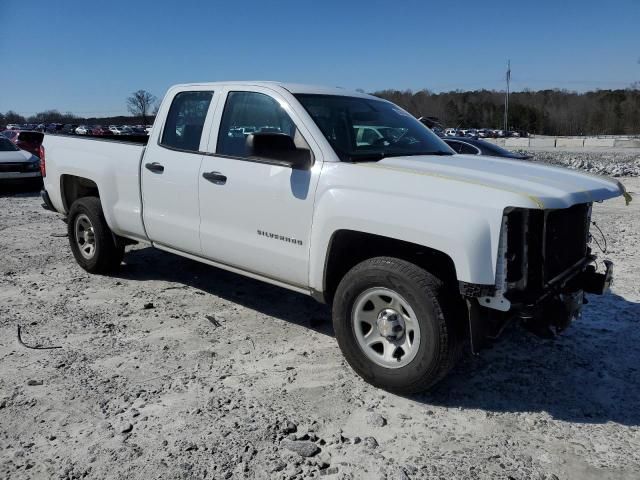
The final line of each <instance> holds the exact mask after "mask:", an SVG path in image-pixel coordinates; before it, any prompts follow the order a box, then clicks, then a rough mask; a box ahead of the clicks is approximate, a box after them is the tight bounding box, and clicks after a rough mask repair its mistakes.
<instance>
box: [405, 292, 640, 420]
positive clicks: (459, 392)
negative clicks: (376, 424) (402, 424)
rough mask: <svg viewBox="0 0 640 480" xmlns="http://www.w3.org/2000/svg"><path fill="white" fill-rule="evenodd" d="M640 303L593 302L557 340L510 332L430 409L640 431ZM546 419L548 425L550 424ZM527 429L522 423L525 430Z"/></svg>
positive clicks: (462, 371)
mask: <svg viewBox="0 0 640 480" xmlns="http://www.w3.org/2000/svg"><path fill="white" fill-rule="evenodd" d="M639 327H640V303H634V302H630V301H628V300H626V299H624V298H623V297H621V296H619V295H615V294H611V293H610V294H608V295H605V296H603V297H600V298H596V297H593V296H592V297H590V304H589V305H588V306H587V307H586V309H585V312H584V316H583V318H582V319H581V320H580V321H579V322H577V323H576V324H575V325H572V326H571V327H570V328H569V329H568V330H567V331H566V332H565V333H564V334H562V335H561V336H560V337H558V338H556V339H554V340H542V339H539V338H537V337H534V336H532V335H531V334H529V333H527V332H525V331H524V330H523V329H522V328H520V327H519V326H518V325H513V326H511V327H510V328H509V329H508V330H507V331H506V332H505V333H504V338H501V339H500V341H499V343H498V344H496V345H495V346H494V348H493V349H491V350H488V351H484V352H482V354H481V355H480V356H479V357H471V356H468V357H467V358H465V360H464V361H463V362H462V363H461V364H460V365H459V366H458V367H457V368H456V369H455V370H454V371H453V372H452V374H451V375H450V376H449V377H448V378H447V379H445V380H444V381H443V382H442V383H440V384H438V385H437V386H436V388H435V389H433V390H432V391H430V392H428V393H425V394H421V395H416V396H413V397H411V398H412V399H414V400H416V401H419V402H421V403H424V404H429V405H441V406H446V407H461V408H465V409H467V408H468V409H480V410H484V411H485V412H493V413H495V414H500V413H501V412H537V413H541V412H546V413H547V414H548V416H547V415H541V416H540V415H538V416H537V419H536V420H534V421H538V422H540V423H542V425H544V423H545V422H547V421H548V420H561V421H569V422H577V423H606V422H616V423H620V424H623V425H630V426H637V425H640V349H638V345H639V344H640V328H639ZM549 416H550V417H551V419H549ZM522 427H523V428H527V425H523V426H522Z"/></svg>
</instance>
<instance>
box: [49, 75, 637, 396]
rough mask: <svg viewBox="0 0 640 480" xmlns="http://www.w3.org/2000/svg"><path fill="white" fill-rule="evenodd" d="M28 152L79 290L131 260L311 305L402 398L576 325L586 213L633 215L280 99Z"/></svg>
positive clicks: (404, 132) (213, 100)
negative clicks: (196, 266) (296, 295)
mask: <svg viewBox="0 0 640 480" xmlns="http://www.w3.org/2000/svg"><path fill="white" fill-rule="evenodd" d="M42 150H43V152H42V153H43V155H42V158H41V163H42V173H43V176H44V184H45V189H44V190H43V192H42V196H43V200H44V206H45V207H46V208H48V209H50V210H54V211H56V212H59V213H60V214H63V215H64V216H65V217H66V220H67V224H68V234H69V242H70V245H71V251H72V252H73V255H74V257H75V259H76V261H77V262H78V263H79V264H80V266H81V267H82V268H84V269H85V270H86V271H88V272H91V273H100V274H103V273H107V272H109V271H112V270H113V269H115V268H117V267H118V265H120V263H121V262H122V260H123V255H124V252H125V247H126V246H127V245H128V244H131V243H143V244H148V245H150V246H153V247H155V248H158V249H160V250H164V251H166V252H169V253H173V254H177V255H182V256H184V257H187V258H190V259H194V260H197V261H200V262H203V263H206V264H209V265H213V266H215V267H219V268H222V269H226V270H230V271H232V272H236V273H239V274H241V275H246V276H248V277H252V278H255V279H259V280H263V281H265V282H268V283H271V284H275V285H279V286H281V287H284V288H287V289H290V290H293V291H295V292H300V293H303V294H307V295H310V296H312V297H313V298H315V299H317V300H319V301H321V302H325V303H327V304H329V305H331V306H332V317H333V325H334V331H335V335H336V338H337V341H338V344H339V346H340V348H341V350H342V352H343V354H344V356H345V357H346V359H347V361H348V362H349V364H350V365H351V366H352V367H353V369H354V370H355V371H356V372H357V373H358V374H359V375H361V376H362V377H363V378H364V379H365V380H366V381H368V382H370V383H371V384H373V385H375V386H378V387H382V388H385V389H388V390H390V391H393V392H398V393H410V392H416V391H423V390H426V389H428V388H429V387H430V386H432V385H433V384H435V383H436V382H437V381H439V380H440V379H442V378H443V377H444V376H445V375H446V374H447V372H448V371H449V370H450V369H451V368H452V366H453V365H454V364H455V362H456V360H457V359H458V357H459V355H460V354H461V351H462V350H463V348H462V347H463V346H464V345H470V347H471V350H472V352H474V353H475V352H478V351H479V350H480V349H481V348H482V347H483V345H485V344H487V343H489V342H490V341H491V340H492V339H494V338H496V337H497V335H498V334H499V333H500V331H501V329H502V328H503V326H504V325H505V324H506V323H507V322H508V321H510V320H514V319H515V320H519V321H521V322H523V323H524V325H525V326H527V327H528V328H529V329H530V330H533V331H534V332H537V333H538V334H541V335H552V334H555V333H556V332H558V331H561V330H563V329H564V328H565V327H567V326H568V325H569V324H570V323H571V321H572V320H575V319H577V318H578V317H580V311H581V308H582V305H583V303H585V297H584V294H585V292H586V293H594V294H602V293H604V292H605V291H606V290H607V288H608V286H609V284H610V282H611V278H612V265H611V263H610V262H605V263H603V262H596V256H595V254H594V252H593V251H592V249H591V234H590V233H589V227H590V223H591V221H590V217H591V206H592V204H593V202H600V201H603V200H607V199H611V198H614V197H618V196H621V195H625V198H626V199H629V197H628V196H627V194H626V192H625V191H624V187H623V186H622V185H621V184H620V183H619V182H617V181H614V180H610V179H607V178H602V177H598V176H594V175H588V174H585V173H579V172H576V171H572V170H568V169H563V168H557V167H551V166H547V165H542V164H536V163H530V162H525V161H517V160H508V159H501V158H493V157H482V156H475V155H457V154H455V152H454V151H453V150H451V149H450V148H449V147H448V146H447V145H446V144H445V143H444V142H443V141H442V140H440V139H439V138H438V137H437V136H436V135H435V134H433V133H432V132H431V131H430V130H429V129H428V128H427V127H425V126H424V125H422V124H421V123H420V122H419V121H418V120H417V119H415V118H414V117H413V116H412V115H411V114H409V113H408V112H406V111H405V110H403V109H402V108H400V107H398V106H396V105H394V104H393V103H390V102H388V101H385V100H382V99H379V98H376V97H373V96H369V95H365V94H361V93H356V92H349V91H346V90H343V89H338V88H322V87H310V86H304V85H294V84H283V83H276V82H229V83H202V84H189V85H178V86H174V87H172V88H170V89H169V91H168V92H167V94H166V96H165V97H164V100H163V102H162V104H161V106H160V109H159V111H158V114H157V117H156V120H155V123H154V125H153V129H152V131H151V134H150V135H149V137H148V139H147V138H146V137H145V138H134V137H125V138H123V137H114V138H109V137H100V138H77V137H66V136H61V135H46V136H45V139H44V144H43V149H42ZM596 265H598V266H599V268H598V269H596ZM211 275H215V270H212V271H211Z"/></svg>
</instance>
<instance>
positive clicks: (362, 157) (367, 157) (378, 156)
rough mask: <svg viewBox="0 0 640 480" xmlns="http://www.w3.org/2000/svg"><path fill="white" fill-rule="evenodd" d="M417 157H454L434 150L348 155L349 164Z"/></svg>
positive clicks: (445, 152) (443, 151) (449, 153)
mask: <svg viewBox="0 0 640 480" xmlns="http://www.w3.org/2000/svg"><path fill="white" fill-rule="evenodd" d="M416 155H438V156H448V155H453V153H451V152H447V151H445V150H434V151H432V152H404V153H402V152H371V153H361V154H357V153H356V154H347V155H346V156H347V158H348V159H349V160H348V161H349V162H377V161H378V160H382V159H383V158H390V157H415V156H416Z"/></svg>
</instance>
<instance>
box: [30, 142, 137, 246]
mask: <svg viewBox="0 0 640 480" xmlns="http://www.w3.org/2000/svg"><path fill="white" fill-rule="evenodd" d="M147 141H148V137H147V136H146V135H145V136H135V137H134V136H119V135H112V136H99V137H98V136H85V135H50V134H46V135H45V137H44V141H43V146H44V147H45V158H46V169H47V175H46V177H45V178H44V183H45V188H46V190H47V192H48V193H49V197H50V199H51V202H52V203H53V205H54V207H55V208H56V210H58V211H60V212H67V211H68V208H69V207H70V205H67V202H66V201H65V200H64V199H63V198H62V195H61V187H62V184H63V182H65V181H68V179H69V177H73V176H75V177H80V178H85V179H89V180H90V181H92V182H93V183H95V185H96V186H97V188H98V191H99V194H100V197H101V198H102V199H103V205H104V215H105V219H106V220H107V223H108V224H109V226H110V227H111V229H112V230H113V231H114V233H116V234H118V235H122V236H126V237H133V238H136V239H140V240H144V239H146V235H145V231H144V226H143V223H142V201H141V197H140V160H141V158H142V155H143V152H144V149H145V145H146V143H147Z"/></svg>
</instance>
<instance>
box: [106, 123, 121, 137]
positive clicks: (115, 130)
mask: <svg viewBox="0 0 640 480" xmlns="http://www.w3.org/2000/svg"><path fill="white" fill-rule="evenodd" d="M109 131H110V132H111V133H113V134H114V135H120V134H121V133H122V129H121V128H120V127H116V126H115V125H109Z"/></svg>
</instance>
